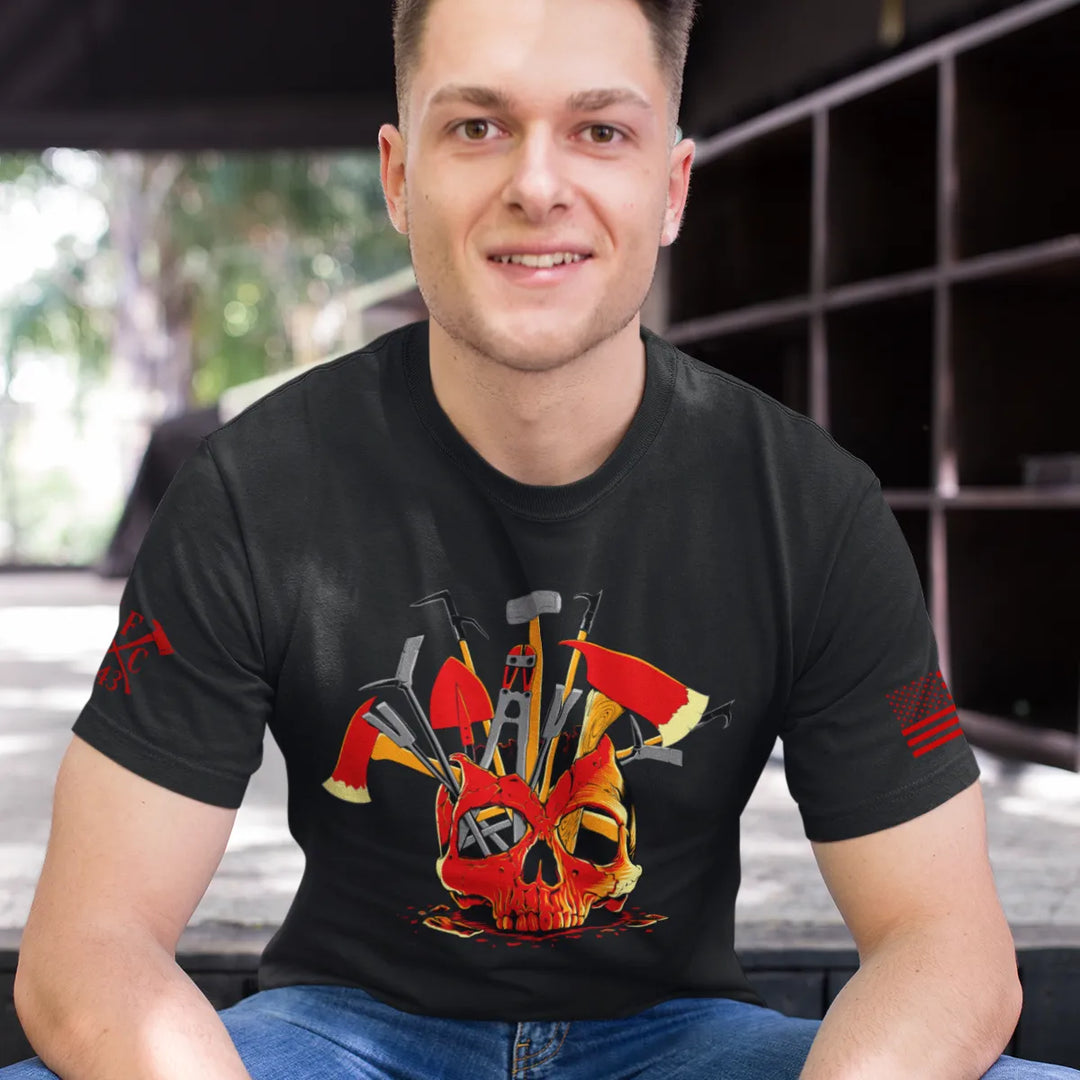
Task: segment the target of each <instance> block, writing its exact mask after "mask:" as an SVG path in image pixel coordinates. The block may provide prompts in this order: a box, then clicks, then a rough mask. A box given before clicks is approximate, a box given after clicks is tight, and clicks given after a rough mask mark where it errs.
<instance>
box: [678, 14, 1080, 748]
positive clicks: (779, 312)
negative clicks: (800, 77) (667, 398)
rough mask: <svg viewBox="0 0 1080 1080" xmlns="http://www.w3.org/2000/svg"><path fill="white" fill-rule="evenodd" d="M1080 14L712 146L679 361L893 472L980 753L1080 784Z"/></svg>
mask: <svg viewBox="0 0 1080 1080" xmlns="http://www.w3.org/2000/svg"><path fill="white" fill-rule="evenodd" d="M1078 102H1080V0H1033V2H1030V3H1027V4H1023V5H1019V6H1017V7H1014V8H1011V9H1009V10H1008V11H1007V12H1005V13H1003V14H1000V15H997V16H994V17H992V18H989V19H986V20H985V21H983V22H980V23H977V24H975V25H973V26H969V27H967V28H965V29H963V30H961V31H958V32H956V33H953V34H950V35H948V36H947V37H943V38H941V39H940V40H938V41H935V42H932V43H930V44H928V45H925V46H923V47H921V48H918V49H915V50H912V51H911V52H909V53H906V54H904V55H901V56H899V57H896V58H894V59H893V60H890V61H889V62H887V63H885V64H882V65H880V66H879V67H876V68H873V69H871V70H869V71H866V72H862V73H860V74H858V75H856V76H854V77H852V78H849V79H845V80H843V81H842V82H839V83H837V84H836V85H834V86H831V87H828V88H826V89H824V90H821V91H819V92H817V93H815V94H812V95H809V96H807V97H805V98H803V99H801V100H798V101H794V102H791V103H789V104H787V105H785V106H783V107H781V108H779V109H776V110H773V111H772V112H769V113H767V114H765V115H763V116H760V117H756V118H755V119H753V120H751V121H749V122H747V123H745V124H742V125H740V126H738V127H736V128H734V129H732V130H730V131H726V132H723V133H721V134H720V135H718V136H716V137H714V138H711V139H707V140H703V141H702V142H701V143H700V144H699V148H698V158H697V162H696V164H695V175H694V183H693V187H692V193H691V199H690V204H689V207H688V211H687V219H686V225H685V228H684V230H683V234H682V238H681V239H680V241H679V243H678V244H676V245H675V247H674V248H673V249H672V251H671V254H670V265H669V267H668V274H669V279H668V280H669V284H668V289H669V298H670V299H669V325H668V327H667V329H666V332H665V336H666V337H667V338H668V339H669V340H671V341H673V342H675V343H676V344H678V345H679V346H680V347H681V348H683V349H684V350H685V351H687V352H689V353H691V354H692V355H696V356H698V357H700V358H701V359H703V360H705V361H706V362H708V363H711V364H714V365H716V366H717V367H719V368H722V369H723V370H725V371H728V372H730V373H731V374H733V375H736V376H737V377H739V378H742V379H744V380H746V381H747V382H750V383H753V384H755V385H757V386H759V387H760V388H761V389H763V390H764V391H765V392H766V393H769V394H771V395H772V396H773V397H776V398H778V399H779V400H781V401H783V402H784V403H785V404H788V405H790V406H791V407H792V408H795V409H797V410H799V411H800V412H804V413H806V414H807V415H809V416H811V417H813V418H814V419H815V420H816V421H817V422H818V423H820V424H822V425H823V426H824V427H826V428H828V429H829V430H830V431H832V432H833V433H834V434H835V436H836V438H837V440H838V441H839V442H840V443H841V444H842V445H844V446H846V447H848V448H849V449H851V450H852V451H853V452H854V453H856V454H858V455H859V456H860V457H862V458H863V459H864V460H866V461H867V462H868V463H869V464H870V465H871V467H872V468H873V469H874V470H875V472H877V474H878V476H879V477H880V478H881V480H882V484H883V486H884V488H885V492H886V497H887V498H888V500H889V503H890V505H891V506H892V508H893V510H894V512H895V513H896V516H897V520H898V521H899V522H900V525H901V527H902V529H903V530H904V533H905V535H906V537H907V539H908V542H909V544H910V545H911V548H912V551H913V553H914V555H915V560H916V564H917V566H918V568H919V572H920V574H921V575H922V581H923V586H924V589H925V591H926V596H927V603H928V607H929V610H930V613H931V617H932V619H933V622H934V626H935V630H936V632H937V636H938V642H939V646H940V651H941V658H942V666H943V670H944V671H945V674H946V677H947V678H948V680H949V683H950V686H951V687H952V690H953V694H954V697H955V698H956V700H957V703H958V705H959V706H960V709H961V713H962V716H964V717H965V718H966V719H965V728H966V730H967V732H968V735H969V737H970V738H971V741H972V742H974V743H977V744H982V745H986V746H988V747H992V748H994V749H997V750H1001V751H1003V752H1006V753H1011V754H1014V755H1018V756H1022V757H1025V758H1028V759H1030V760H1032V761H1042V762H1046V763H1048V764H1054V765H1059V766H1062V767H1064V768H1069V769H1080V486H1072V487H1069V486H1062V487H1053V488H1042V487H1028V486H1024V484H1023V466H1022V459H1023V457H1024V456H1025V455H1038V454H1057V453H1070V452H1072V453H1078V452H1080V194H1078V193H1080V110H1078V108H1077V103H1078Z"/></svg>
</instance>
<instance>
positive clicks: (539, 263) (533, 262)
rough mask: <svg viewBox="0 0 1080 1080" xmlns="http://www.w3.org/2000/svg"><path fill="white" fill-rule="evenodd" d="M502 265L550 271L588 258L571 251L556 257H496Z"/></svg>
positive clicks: (559, 253)
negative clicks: (510, 264)
mask: <svg viewBox="0 0 1080 1080" xmlns="http://www.w3.org/2000/svg"><path fill="white" fill-rule="evenodd" d="M495 258H497V259H498V260H499V262H501V263H504V264H505V263H513V264H514V265H515V266H529V267H532V268H534V269H540V270H550V269H551V267H553V266H562V264H563V263H577V262H582V261H583V260H584V259H585V258H587V256H585V255H575V254H574V253H573V252H571V251H560V252H556V253H555V254H554V255H496V256H495Z"/></svg>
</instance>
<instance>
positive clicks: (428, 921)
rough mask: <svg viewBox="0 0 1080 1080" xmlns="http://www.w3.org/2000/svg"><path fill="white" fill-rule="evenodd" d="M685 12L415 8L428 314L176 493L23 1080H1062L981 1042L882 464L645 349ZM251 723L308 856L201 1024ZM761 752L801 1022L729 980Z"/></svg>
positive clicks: (995, 908)
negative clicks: (783, 825)
mask: <svg viewBox="0 0 1080 1080" xmlns="http://www.w3.org/2000/svg"><path fill="white" fill-rule="evenodd" d="M690 7H691V5H690V3H689V2H682V3H679V2H672V3H666V4H665V3H659V2H646V0H640V2H639V0H514V2H513V3H507V2H506V0H431V2H429V3H423V2H420V0H403V2H401V3H400V4H399V6H398V10H397V12H396V23H395V32H396V50H397V51H396V60H397V71H398V92H399V114H400V129H397V128H394V127H391V126H385V127H383V128H382V130H381V131H380V136H379V139H380V151H381V154H382V175H383V183H384V188H385V193H386V200H387V205H388V208H389V212H390V215H391V217H392V219H393V221H394V224H395V225H396V226H397V228H398V229H400V230H401V231H402V232H404V233H407V234H408V236H409V238H410V243H411V247H412V254H413V260H414V265H415V269H416V274H417V279H418V281H419V283H420V288H421V291H422V293H423V295H424V298H425V300H426V302H427V304H428V307H429V310H430V313H431V320H430V323H429V324H421V325H416V326H413V327H410V328H407V329H405V330H403V331H400V332H396V333H394V334H391V335H389V336H388V337H387V338H384V339H382V340H380V341H379V342H377V343H375V344H374V345H372V346H370V347H369V348H367V349H364V350H361V351H360V352H358V353H355V354H353V355H351V356H347V357H343V358H341V359H340V360H337V361H335V362H333V363H331V364H327V365H325V366H323V367H320V368H318V369H316V370H314V371H312V372H309V373H307V374H305V375H304V376H303V377H301V378H299V379H297V380H295V381H293V382H291V383H290V384H288V385H286V386H285V387H283V388H282V389H280V390H278V391H276V392H275V393H274V394H272V395H270V396H269V397H268V398H266V399H264V400H263V401H261V402H260V403H258V404H256V405H255V406H253V407H252V408H251V409H249V410H248V411H246V412H245V413H244V414H242V415H241V416H239V417H238V418H236V419H235V420H234V421H232V422H231V423H229V424H228V425H226V426H225V427H224V428H222V429H221V430H219V431H218V432H216V433H214V434H213V435H211V436H210V437H209V438H208V439H207V440H206V441H205V442H204V443H203V444H202V446H201V447H200V449H199V451H198V452H197V453H196V455H195V456H194V458H193V459H192V460H191V461H190V463H189V464H187V465H186V466H185V468H184V469H183V470H182V472H181V473H180V475H179V476H178V477H177V479H176V480H175V481H174V483H173V485H172V487H171V488H170V490H169V493H168V495H167V496H166V498H165V500H164V502H163V504H162V506H161V509H160V510H159V513H158V515H157V517H156V518H155V521H154V523H153V525H152V527H151V530H150V532H149V534H148V536H147V539H146V541H145V542H144V545H143V547H142V549H141V551H140V554H139V557H138V560H137V561H136V565H135V567H134V570H133V572H132V575H131V578H130V580H129V582H128V585H127V588H126V591H125V593H124V596H123V599H122V602H121V611H120V625H119V628H118V632H117V635H116V639H115V641H114V643H113V645H112V646H111V647H110V650H109V653H108V654H107V656H106V659H105V662H104V664H103V667H102V673H101V674H100V675H99V678H98V681H97V683H96V684H95V686H94V689H93V693H92V696H91V698H90V702H89V703H88V705H87V706H86V708H85V709H84V710H83V712H82V714H81V715H80V716H79V718H78V720H77V721H76V724H75V735H76V738H75V739H74V740H73V743H72V746H71V748H70V750H69V752H68V754H67V756H66V758H65V760H64V763H63V765H62V767H61V771H60V775H59V778H58V781H57V791H56V806H55V814H54V826H53V832H52V836H51V838H50V844H49V851H48V855H47V859H46V865H45V868H44V870H43V873H42V878H41V883H40V886H39V889H38V893H37V897H36V899H35V903H34V908H33V911H32V913H31V917H30V919H29V922H28V925H27V927H26V933H25V937H24V945H23V950H22V956H21V964H20V969H19V974H18V980H17V984H16V1002H17V1006H18V1009H19V1015H20V1017H21V1019H22V1021H23V1024H24V1026H25V1028H26V1031H27V1034H28V1036H29V1037H30V1039H31V1041H32V1043H33V1044H34V1046H35V1048H36V1049H37V1050H38V1051H39V1053H40V1054H41V1058H42V1061H43V1062H44V1064H42V1063H41V1062H34V1063H31V1064H28V1065H25V1066H22V1067H16V1068H15V1069H14V1070H13V1071H12V1073H11V1074H10V1077H11V1080H14V1078H16V1077H18V1078H19V1080H26V1078H28V1077H40V1076H47V1075H50V1074H49V1072H48V1071H47V1069H46V1065H47V1066H48V1068H49V1069H51V1070H53V1072H55V1073H57V1074H59V1075H60V1076H62V1077H66V1078H72V1080H83V1078H86V1080H96V1078H99V1077H100V1078H108V1080H116V1078H118V1077H129V1076H130V1077H140V1078H172V1077H182V1078H190V1077H200V1078H213V1080H228V1078H234V1077H236V1078H239V1077H245V1076H251V1077H255V1078H256V1080H260V1078H271V1077H273V1078H277V1077H288V1078H303V1077H338V1076H340V1077H345V1076H348V1077H358V1076H360V1077H390V1076H393V1077H408V1078H414V1080H427V1078H433V1077H438V1078H447V1080H459V1078H466V1077H467V1078H469V1080H474V1078H485V1077H492V1078H494V1077H514V1078H530V1080H540V1078H558V1080H580V1078H586V1077H588V1078H589V1080H596V1078H599V1077H603V1078H622V1077H629V1076H642V1077H649V1078H655V1080H661V1078H662V1080H673V1078H676V1077H679V1078H685V1080H702V1078H718V1077H736V1078H751V1077H753V1078H756V1077H768V1078H770V1080H777V1078H782V1077H788V1076H791V1077H794V1076H797V1075H802V1076H803V1077H806V1078H807V1080H815V1078H821V1077H828V1078H830V1080H838V1078H844V1077H855V1076H858V1077H873V1078H887V1077H905V1078H909V1077H913V1076H916V1077H933V1078H935V1080H947V1078H951V1077H956V1078H960V1077H975V1076H979V1075H982V1074H984V1073H985V1074H986V1075H988V1076H991V1077H993V1078H995V1080H998V1078H1003V1077H1012V1076H1044V1075H1045V1076H1050V1075H1054V1074H1057V1075H1064V1074H1065V1073H1066V1072H1067V1070H1060V1069H1054V1068H1052V1067H1039V1066H1034V1065H1030V1066H1029V1065H1026V1064H1024V1063H1020V1062H1016V1061H1015V1060H1012V1059H1005V1058H1002V1059H1000V1060H997V1059H998V1055H999V1053H1000V1051H1001V1050H1002V1049H1003V1048H1004V1046H1005V1045H1006V1043H1007V1041H1008V1039H1009V1037H1010V1035H1011V1032H1012V1030H1013V1027H1014V1025H1015V1023H1016V1019H1017V1016H1018V1013H1019V1009H1020V990H1019V986H1018V983H1017V978H1016V967H1015V957H1014V951H1013V943H1012V940H1011V937H1010V933H1009V928H1008V926H1007V924H1006V921H1005V919H1004V917H1003V914H1002V911H1001V908H1000V906H999V903H998V900H997V896H996V893H995V888H994V884H993V879H992V875H991V872H990V868H989V865H988V863H987V856H986V846H985V838H984V821H983V811H982V802H981V797H980V792H979V787H978V783H977V768H976V766H975V764H974V761H973V758H972V755H971V753H970V750H969V749H968V747H967V745H966V743H965V741H964V739H963V737H962V735H961V734H960V732H959V729H958V728H956V727H955V725H953V724H952V723H951V721H949V720H948V716H947V713H948V712H949V709H950V706H949V702H948V690H947V688H946V687H945V686H944V683H943V681H942V680H941V676H940V672H938V670H937V658H936V650H935V647H934V642H933V635H932V632H931V629H930V626H929V623H928V620H927V617H926V611H925V607H924V606H923V603H922V598H921V595H920V593H919V587H918V582H917V579H916V576H915V572H914V568H913V566H912V562H911V559H910V556H909V554H908V553H907V550H906V547H905V545H904V542H903V540H902V538H901V536H900V533H899V530H898V528H897V526H896V523H895V520H894V519H893V518H892V516H891V514H890V513H889V511H888V510H887V508H886V507H885V505H884V503H883V500H882V496H881V492H880V487H879V485H878V483H877V481H876V479H875V478H874V476H873V474H872V473H871V472H870V470H869V469H867V467H866V466H865V465H863V464H862V463H861V462H859V461H857V460H856V459H854V458H852V457H851V456H850V455H848V454H846V453H845V452H844V451H842V450H841V449H839V448H838V447H837V446H836V445H835V444H834V443H833V442H832V440H831V439H830V438H829V437H828V436H827V435H826V434H824V433H823V432H822V431H821V430H820V429H818V428H817V427H816V426H815V425H813V424H812V423H810V422H809V421H808V420H806V419H805V418H802V417H799V416H797V415H795V414H793V413H791V412H790V411H788V410H786V409H784V408H782V407H781V406H779V405H777V404H776V403H775V402H773V401H771V400H770V399H768V398H766V397H765V396H764V395H762V394H760V393H758V392H756V391H754V390H751V389H750V388H748V387H746V386H745V385H743V384H741V383H738V382H737V381H735V380H732V379H729V378H727V377H726V376H724V375H722V374H720V373H716V372H713V371H712V370H711V369H708V368H706V367H705V366H704V365H700V364H698V363H696V362H693V361H691V360H689V358H687V357H684V356H682V355H681V354H679V353H677V352H676V351H675V350H674V349H672V348H671V347H669V346H667V345H666V344H665V343H664V342H662V341H661V340H660V339H658V338H657V337H655V336H653V335H651V334H649V333H648V332H646V331H644V330H642V328H641V326H640V322H639V316H638V312H639V309H640V307H641V304H642V301H643V299H644V297H645V295H646V292H647V290H648V288H649V285H650V282H651V280H652V277H653V272H654V267H655V261H656V256H657V249H658V246H660V245H666V244H670V243H672V242H673V241H674V240H675V237H676V234H677V232H678V229H679V226H680V222H681V220H682V215H683V209H684V205H685V201H686V197H687V190H688V183H689V171H690V166H691V161H692V158H693V144H692V143H690V142H688V141H686V140H682V139H680V138H678V136H677V134H676V132H677V129H676V126H675V118H676V112H677V106H678V100H679V91H680V81H681V70H682V63H683V58H684V55H685V46H686V38H687V33H688V30H689V22H690V15H691V12H690ZM140 650H141V652H140ZM136 657H137V659H136ZM939 712H941V713H943V714H945V715H944V720H942V717H938V716H935V714H936V713H939ZM939 721H941V723H939ZM942 723H943V724H944V727H943V729H942V730H941V731H940V732H939V731H938V730H937V729H938V728H939V727H941V726H942ZM267 724H269V726H270V728H271V729H272V731H273V733H274V736H275V738H276V739H277V741H278V743H279V744H280V745H281V748H282V750H283V752H284V755H285V758H286V761H287V763H288V772H289V814H290V827H291V829H292V831H293V834H294V835H295V837H296V839H297V841H298V842H299V844H300V845H301V847H302V848H303V849H304V852H305V855H306V859H307V862H306V868H305V873H304V878H303V881H302V883H301V886H300V889H299V891H298V894H297V897H296V900H295V902H294V905H293V907H292V910H291V911H290V913H289V916H288V918H287V920H286V922H285V924H284V926H283V927H282V929H281V931H280V932H279V933H278V935H277V936H276V937H275V938H274V940H273V941H272V942H271V944H270V945H269V946H268V948H267V950H266V954H265V956H264V958H263V965H262V970H261V973H260V985H261V989H260V992H259V993H257V994H255V995H253V996H252V997H250V998H248V999H246V1000H245V1001H244V1002H242V1003H241V1004H240V1005H238V1006H236V1007H235V1008H233V1009H230V1010H226V1011H224V1012H222V1013H220V1014H218V1013H215V1012H214V1010H213V1009H212V1008H211V1007H210V1006H209V1004H208V1003H207V1001H206V1000H205V999H204V998H203V997H202V996H201V995H200V994H199V992H198V991H197V990H196V989H195V987H194V986H193V985H192V984H191V983H190V982H189V981H188V980H187V979H186V977H185V976H184V975H183V974H182V973H181V972H180V970H179V969H178V968H177V966H176V964H175V962H174V956H173V954H174V949H175V945H176V942H177V939H178V936H179V934H180V932H181V930H182V929H183V927H184V925H185V924H186V922H187V920H188V918H189V917H190V915H191V912H192V911H193V909H194V908H195V905H196V904H197V902H198V900H199V898H200V896H201V895H202V893H203V890H204V888H205V886H206V884H207V882H208V881H209V879H210V877H211V875H212V873H213V871H214V868H215V867H216V866H217V863H218V860H219V859H220V856H221V854H222V851H223V849H224V847H225V842H226V838H227V836H228V833H229V828H230V825H231V823H232V820H233V815H234V812H235V807H236V806H237V805H238V804H239V802H240V800H241V797H242V795H243V791H244V787H245V784H246V782H247V779H248V777H249V776H250V774H251V773H252V772H253V771H254V769H255V768H256V767H257V766H258V763H259V760H260V753H261V740H262V738H263V733H264V729H265V726H266V725H267ZM913 727H917V728H920V729H921V731H922V732H923V734H924V735H925V738H922V739H921V743H920V744H919V750H918V751H913V750H912V748H911V746H909V739H910V740H912V741H916V740H915V738H914V736H912V735H911V734H910V733H909V734H906V735H905V734H903V732H904V731H909V729H910V728H913ZM777 736H780V737H782V738H783V739H784V740H785V748H786V755H785V764H786V768H787V771H788V776H789V781H790V784H791V788H792V791H793V793H794V795H795V796H796V798H797V799H798V801H799V804H800V809H801V811H802V813H803V817H804V821H805V823H806V829H807V834H808V836H809V838H810V839H811V841H812V842H813V843H814V850H815V853H816V855H817V858H818V861H819V863H820V865H821V869H822V872H823V874H824V876H825V879H826V881H827V883H828V885H829V888H830V889H831V891H832V893H833V895H834V897H835V898H836V901H837V904H838V906H839V908H840V910H841V912H842V914H843V916H844V918H845V920H846V922H847V924H848V926H849V927H850V928H851V930H852V933H853V935H854V937H855V940H856V943H857V945H858V947H859V950H860V955H861V960H862V966H861V967H860V969H859V972H858V973H857V974H856V975H855V977H854V978H853V979H852V980H851V981H850V983H849V984H848V985H847V987H846V988H845V989H844V990H843V991H842V992H841V994H840V995H839V997H838V998H837V999H836V1001H835V1002H834V1004H833V1006H832V1008H831V1009H830V1011H829V1014H828V1016H827V1017H826V1019H825V1020H824V1022H823V1023H821V1024H820V1026H819V1025H818V1024H817V1023H812V1022H810V1021H802V1020H790V1019H787V1018H784V1017H782V1016H780V1015H779V1014H777V1013H775V1012H772V1011H771V1010H768V1009H766V1008H764V1007H762V1006H761V1004H760V1002H759V1001H758V999H757V998H756V996H755V995H754V993H753V991H752V990H751V988H750V987H749V985H748V984H747V983H746V981H745V979H744V978H743V976H742V973H741V971H740V970H739V968H738V964H737V961H736V960H735V957H734V953H733V951H732V920H733V907H734V897H735V893H736V890H737V886H738V852H737V845H738V815H739V812H740V811H741V809H742V807H743V805H744V804H745V802H746V799H747V797H748V796H749V794H750V792H751V790H752V788H753V786H754V783H755V782H756V779H757V777H758V775H759V774H760V772H761V769H762V767H763V765H764V763H765V761H766V759H767V757H768V754H769V751H770V748H771V746H772V745H773V742H774V740H775V738H776V737H777ZM995 1062H996V1063H995ZM5 1080H9V1078H8V1077H7V1076H5Z"/></svg>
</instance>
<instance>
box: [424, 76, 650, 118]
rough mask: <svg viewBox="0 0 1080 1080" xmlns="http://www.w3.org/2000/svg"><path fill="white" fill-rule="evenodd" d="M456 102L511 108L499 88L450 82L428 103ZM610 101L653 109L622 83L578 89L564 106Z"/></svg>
mask: <svg viewBox="0 0 1080 1080" xmlns="http://www.w3.org/2000/svg"><path fill="white" fill-rule="evenodd" d="M456 102H466V103H467V104H469V105H475V106H477V108H480V109H501V110H503V111H504V112H509V111H511V109H512V108H513V105H514V103H513V100H512V99H511V98H510V96H509V95H508V94H506V93H504V92H503V91H502V90H496V89H494V88H493V87H490V86H461V85H458V84H457V83H451V84H450V85H448V86H444V87H442V88H441V89H439V90H438V91H436V93H435V94H434V95H433V96H432V98H431V107H432V108H435V107H436V106H439V105H446V104H450V103H456ZM613 105H631V106H633V107H634V108H638V109H645V110H647V111H649V112H651V111H652V105H651V104H650V103H649V101H648V99H647V98H645V97H643V96H642V95H641V94H639V93H638V92H637V91H636V90H629V89H626V88H624V87H610V88H604V89H597V90H581V91H578V93H576V94H571V95H570V96H569V97H568V98H567V99H566V108H567V111H569V112H577V113H581V112H597V111H599V110H601V109H610V108H611V107H612V106H613Z"/></svg>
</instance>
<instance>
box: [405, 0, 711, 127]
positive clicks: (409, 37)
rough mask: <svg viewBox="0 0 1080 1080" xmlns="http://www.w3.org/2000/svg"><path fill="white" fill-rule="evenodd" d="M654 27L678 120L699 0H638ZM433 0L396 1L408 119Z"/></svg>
mask: <svg viewBox="0 0 1080 1080" xmlns="http://www.w3.org/2000/svg"><path fill="white" fill-rule="evenodd" d="M634 3H636V4H637V5H638V7H639V8H641V10H642V11H643V12H644V14H645V17H646V18H647V19H648V20H649V25H650V26H651V27H652V35H653V44H654V45H655V46H656V53H657V57H658V59H659V61H660V66H661V67H662V68H663V71H664V77H665V79H666V81H667V84H668V94H669V96H670V102H669V104H670V106H671V122H672V123H674V122H675V120H676V118H677V116H678V111H679V103H680V101H681V100H682V85H683V68H684V67H685V66H686V51H687V49H688V48H689V45H690V27H691V25H692V24H693V21H694V11H695V8H696V7H697V0H634ZM431 4H432V0H394V71H395V84H396V90H397V102H398V116H399V118H401V119H404V108H403V107H404V103H405V98H406V90H407V88H408V85H409V79H410V78H411V76H412V73H413V68H414V67H415V66H416V61H417V57H418V56H419V55H420V42H421V39H422V37H423V33H424V22H425V19H426V18H427V13H428V9H429V8H430V7H431Z"/></svg>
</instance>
